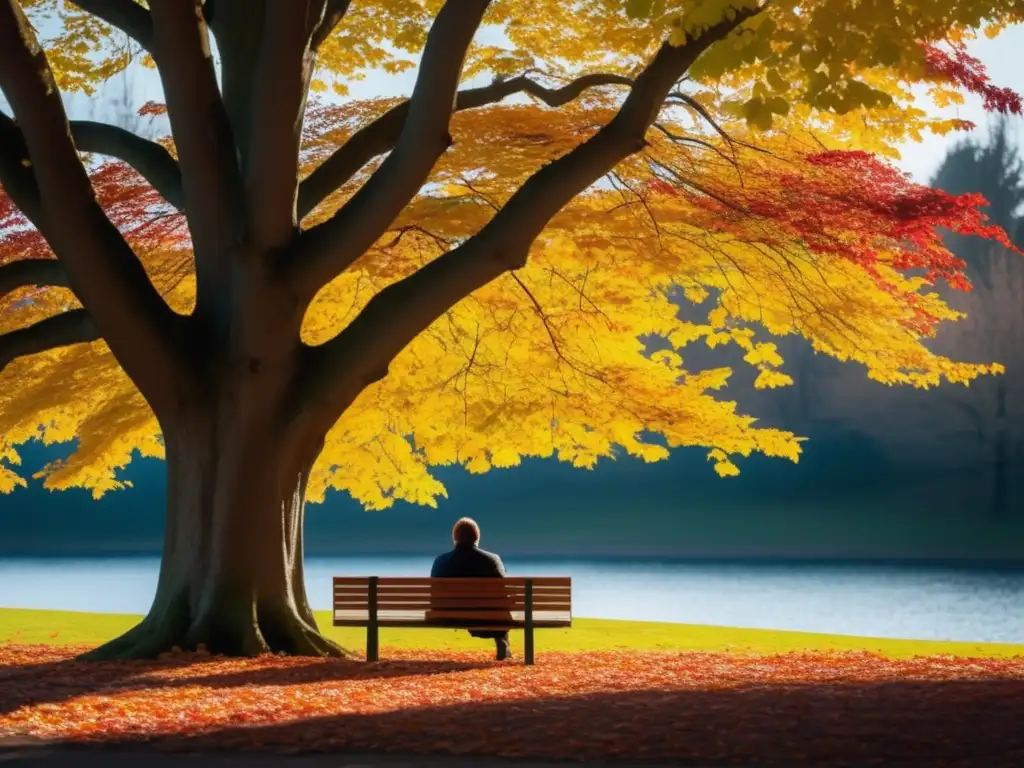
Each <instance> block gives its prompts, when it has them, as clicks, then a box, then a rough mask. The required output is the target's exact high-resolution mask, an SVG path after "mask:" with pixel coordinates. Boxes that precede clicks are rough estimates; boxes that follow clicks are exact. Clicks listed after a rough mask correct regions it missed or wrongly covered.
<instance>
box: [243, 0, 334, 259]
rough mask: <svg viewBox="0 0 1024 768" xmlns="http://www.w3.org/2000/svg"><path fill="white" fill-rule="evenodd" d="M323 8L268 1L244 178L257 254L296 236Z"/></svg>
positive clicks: (314, 0) (320, 1)
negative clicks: (315, 37) (315, 40)
mask: <svg viewBox="0 0 1024 768" xmlns="http://www.w3.org/2000/svg"><path fill="white" fill-rule="evenodd" d="M325 7H326V0H305V2H300V0H266V11H265V14H266V20H265V23H264V25H263V35H262V37H263V42H262V44H261V46H260V52H259V56H258V57H257V65H256V71H255V72H254V73H253V80H254V81H255V82H257V83H259V84H260V87H259V88H257V89H254V91H253V94H252V114H251V116H250V119H249V125H250V126H251V129H250V133H249V152H250V155H251V156H250V162H249V166H248V168H247V171H246V174H245V199H246V203H247V211H248V236H249V242H250V244H251V245H252V246H253V247H255V248H256V249H257V250H259V251H267V250H271V249H275V248H284V247H285V246H286V245H288V243H289V242H291V240H292V238H293V237H294V236H295V235H297V234H298V220H297V218H296V214H295V195H296V191H297V189H298V184H299V142H300V139H301V134H302V117H303V114H304V113H305V110H306V98H307V96H308V94H309V81H310V77H311V76H312V74H313V63H314V59H315V56H314V53H313V50H312V49H311V48H310V38H311V36H312V34H313V32H314V30H315V29H316V28H317V27H318V26H319V25H320V23H321V22H322V20H323V15H324V10H325Z"/></svg>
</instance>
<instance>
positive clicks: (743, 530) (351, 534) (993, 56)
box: [0, 27, 1024, 559]
mask: <svg viewBox="0 0 1024 768" xmlns="http://www.w3.org/2000/svg"><path fill="white" fill-rule="evenodd" d="M969 48H970V51H971V53H972V54H973V55H974V56H976V57H978V58H979V59H981V60H982V62H984V64H985V65H986V66H987V68H988V70H989V73H990V76H991V78H992V80H993V82H994V83H996V84H997V85H1000V86H1007V87H1011V88H1013V89H1015V90H1017V91H1019V92H1024V67H1021V66H1020V60H1021V59H1020V53H1019V52H1020V51H1021V50H1022V49H1024V27H1017V28H1013V29H1010V30H1008V31H1007V32H1005V33H1004V34H1003V35H1002V36H1001V37H999V38H997V39H995V40H988V39H985V38H982V39H981V40H978V41H974V42H972V43H971V44H970V46H969ZM413 78H414V73H406V74H404V75H401V76H397V77H392V76H387V75H382V74H375V75H371V76H370V77H368V78H367V79H366V80H365V81H363V82H357V83H353V84H352V95H353V97H355V98H364V97H374V96H377V97H379V96H393V95H400V94H407V93H409V92H410V90H411V88H412V83H413ZM130 83H131V86H132V94H131V96H132V100H133V102H134V106H135V107H138V106H141V105H142V104H144V103H145V102H146V101H149V100H155V101H161V100H162V99H161V96H160V89H159V80H158V78H157V77H156V75H155V73H153V72H151V71H146V70H142V71H140V72H137V73H134V75H133V77H132V78H131V80H130ZM120 90H121V85H120V84H115V85H114V86H113V87H112V91H111V94H108V95H117V94H119V92H120ZM95 104H96V102H95V101H91V100H89V99H85V98H76V97H72V98H70V99H69V110H70V112H71V115H72V117H91V118H92V119H97V118H101V117H102V113H101V112H100V113H97V112H96V107H95ZM922 106H924V107H925V108H927V109H929V110H930V111H932V112H935V113H938V112H939V110H936V109H935V108H934V107H932V106H930V105H928V104H927V103H926V102H922ZM942 112H943V113H945V114H949V115H951V116H956V117H960V118H962V119H967V120H971V121H973V122H975V123H976V124H977V125H978V128H977V129H975V131H974V134H975V135H977V136H979V137H983V136H984V135H985V133H986V131H987V126H988V122H989V121H988V116H987V115H986V114H985V113H984V112H983V110H982V108H981V101H980V99H978V98H976V97H972V96H968V97H967V103H966V104H965V105H962V106H959V107H951V108H949V109H946V110H943V111H942ZM1020 124H1021V121H1020V120H1019V119H1017V120H1015V121H1014V122H1013V123H1012V124H1011V129H1012V130H1013V131H1014V132H1015V133H1016V134H1017V135H1018V136H1019V135H1020ZM964 135H965V134H962V133H961V134H958V135H956V136H947V137H929V138H927V139H926V140H925V141H924V142H923V143H921V144H913V143H911V144H907V145H904V146H903V147H901V152H902V159H901V160H900V161H899V163H898V165H900V167H902V168H903V169H904V170H906V171H907V172H909V173H911V174H912V175H913V176H914V178H915V179H916V180H918V181H920V182H927V181H928V180H929V179H930V178H931V176H932V174H933V173H934V171H935V170H936V168H937V166H938V164H939V162H940V161H941V159H942V157H943V155H944V153H945V151H946V149H947V148H948V147H949V146H951V145H952V143H953V142H954V141H955V140H956V139H957V138H960V137H963V136H964ZM809 436H810V437H811V439H812V442H811V444H810V445H811V446H812V447H813V450H810V451H808V453H807V455H806V456H805V458H804V459H803V460H802V461H801V463H800V464H799V465H792V464H789V463H788V462H785V461H780V460H769V459H763V458H755V459H751V460H748V461H745V462H744V463H743V464H742V465H741V469H742V470H743V473H742V474H741V476H740V477H739V478H737V479H734V480H728V481H725V480H720V479H718V478H717V477H716V476H715V475H714V473H713V472H712V471H710V469H709V467H708V465H707V464H706V463H705V462H704V461H703V452H701V451H695V452H687V451H680V452H677V453H676V454H675V455H674V456H673V457H672V458H671V459H670V460H669V461H667V462H662V463H659V464H653V465H644V464H642V463H640V462H637V461H633V460H630V459H624V460H620V461H616V462H603V463H602V464H600V465H599V467H598V469H597V470H596V471H594V472H586V471H581V470H573V469H571V468H570V467H567V466H564V465H553V464H551V463H547V462H529V463H527V465H526V466H524V467H523V468H520V469H516V470H511V471H498V472H492V473H489V474H488V475H485V476H472V477H471V476H468V475H466V474H465V473H464V472H462V471H461V470H458V469H454V470H446V471H442V472H440V473H439V474H440V476H441V478H442V479H443V480H444V481H445V482H446V483H447V484H448V488H449V495H450V497H449V499H448V500H445V501H442V503H441V505H440V508H439V509H437V510H431V509H429V508H425V507H413V506H409V505H404V504H398V505H396V507H394V508H392V509H390V510H386V511H382V512H365V511H363V510H362V509H361V508H360V507H359V506H358V505H357V504H355V503H354V502H352V500H351V499H350V498H348V497H347V495H345V494H332V495H331V496H330V497H329V500H328V503H326V504H324V505H312V506H311V507H310V510H309V516H308V522H307V530H308V537H307V541H308V542H309V543H308V544H307V550H308V551H311V552H317V551H325V552H327V551H329V552H369V551H375V552H421V551H425V550H426V551H429V550H431V549H434V548H436V547H435V543H436V544H437V545H442V544H443V543H444V542H445V541H446V540H447V535H448V530H449V528H450V525H451V522H452V520H453V519H455V518H456V517H458V516H460V515H463V514H470V515H473V516H474V517H476V518H477V519H478V520H480V522H481V524H482V526H483V528H484V531H485V537H489V540H490V541H492V542H493V541H496V542H499V543H500V544H501V549H502V550H503V551H504V552H507V553H509V554H513V553H516V554H520V553H534V554H567V553H574V554H579V555H591V554H592V555H624V556H634V555H640V554H642V555H646V556H652V555H658V556H666V557H668V556H688V557H695V556H699V557H816V558H924V559H930V558H936V559H944V558H967V559H978V558H980V559H1019V558H1021V557H1024V545H1022V544H1021V543H1020V542H1024V516H1019V517H1020V518H1021V519H1017V520H1013V521H1009V522H1006V521H1003V522H999V523H993V522H991V521H988V520H987V519H986V518H985V515H984V513H983V511H981V510H979V509H978V508H977V505H976V504H975V503H974V502H973V501H972V497H971V495H970V489H971V487H972V482H975V481H976V478H974V477H973V476H972V474H971V472H972V470H970V469H967V468H965V469H963V470H962V471H959V472H958V471H956V470H951V471H946V472H944V473H943V474H942V475H941V476H936V475H935V474H934V473H933V474H928V473H927V472H921V471H919V470H915V471H910V470H907V471H905V472H903V473H902V474H899V475H895V474H893V472H892V470H891V466H892V462H891V456H888V455H886V454H885V453H884V452H882V451H881V450H880V449H879V448H878V446H877V445H874V444H872V443H870V442H868V441H865V440H864V439H863V438H860V437H857V435H855V434H852V433H850V432H849V431H848V430H847V431H844V430H843V429H839V428H836V427H835V426H834V425H831V426H830V425H829V424H828V423H825V422H823V423H821V424H817V425H815V426H813V429H812V433H811V434H809ZM63 450H64V451H66V450H67V449H66V448H65V449H63ZM25 453H26V455H25V459H26V466H27V467H39V466H41V465H42V464H43V463H44V462H45V461H46V460H48V459H51V458H54V457H56V456H57V455H60V454H59V452H58V453H55V452H54V451H53V449H42V448H39V447H30V448H29V449H28V450H27V451H26V452H25ZM125 477H126V479H129V480H131V481H132V482H133V484H134V487H133V488H132V489H130V490H126V491H121V492H116V493H113V494H109V495H108V496H107V497H105V498H104V499H103V500H102V501H99V502H95V501H93V500H92V499H90V498H89V495H88V494H87V493H85V492H80V491H69V492H64V493H58V494H51V493H49V492H47V491H44V490H42V489H41V488H40V487H38V485H34V486H33V487H31V488H30V489H28V490H23V491H18V492H16V493H15V494H13V495H11V496H7V497H0V554H4V553H14V552H21V553H45V552H80V551H101V550H102V551H126V550H153V549H155V548H157V547H158V546H159V541H160V535H161V530H162V520H163V491H164V485H163V482H164V481H163V465H162V463H161V462H156V461H151V460H147V461H136V462H135V463H133V464H132V465H131V467H130V468H129V469H128V471H127V473H126V475H125ZM485 543H486V542H485Z"/></svg>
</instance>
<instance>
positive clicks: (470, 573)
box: [430, 544, 506, 579]
mask: <svg viewBox="0 0 1024 768" xmlns="http://www.w3.org/2000/svg"><path fill="white" fill-rule="evenodd" d="M505 575H506V573H505V566H504V564H503V563H502V562H501V558H500V557H498V556H497V555H496V554H494V553H493V552H487V551H486V550H483V549H480V547H478V546H476V545H475V544H456V545H455V548H454V549H453V550H451V551H450V552H445V553H444V554H443V555H440V556H438V557H437V558H436V559H435V560H434V567H433V568H431V569H430V576H431V578H435V579H437V578H441V579H443V578H449V579H451V578H486V577H487V576H496V577H502V576H505Z"/></svg>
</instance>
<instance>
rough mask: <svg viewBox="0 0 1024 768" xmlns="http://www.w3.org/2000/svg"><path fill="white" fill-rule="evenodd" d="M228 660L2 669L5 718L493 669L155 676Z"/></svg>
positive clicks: (417, 666) (320, 669) (323, 668)
mask: <svg viewBox="0 0 1024 768" xmlns="http://www.w3.org/2000/svg"><path fill="white" fill-rule="evenodd" d="M218 661H224V659H217V658H213V657H211V658H209V659H195V658H174V657H170V658H166V659H160V660H158V661H111V662H96V661H79V660H76V659H68V660H62V661H54V662H43V663H38V664H22V665H12V666H6V667H5V666H0V715H3V714H6V713H8V712H13V711H14V710H16V709H19V708H21V707H24V706H33V705H36V704H43V703H55V702H61V701H67V700H69V699H73V698H75V697H77V696H86V695H89V694H102V695H112V694H116V693H118V692H121V691H127V690H131V689H139V688H144V689H148V690H160V689H173V688H183V687H193V686H196V687H203V686H208V687H211V688H242V687H246V686H266V685H284V686H287V685H302V684H306V683H326V682H331V681H344V680H356V679H362V680H368V679H384V678H391V677H412V676H421V675H437V674H446V673H450V672H463V671H466V670H470V669H480V668H483V667H487V666H490V665H491V663H488V662H479V663H471V662H455V661H450V662H449V661H427V660H424V661H420V660H398V661H382V662H377V663H371V664H368V663H366V662H365V661H362V660H352V659H313V658H311V659H308V660H304V661H308V663H302V662H301V661H300V662H299V663H293V664H289V665H288V666H283V667H282V666H267V667H259V666H254V667H250V668H247V669H243V670H240V671H237V672H226V673H222V674H209V675H202V674H199V675H197V674H195V673H194V672H193V674H190V675H189V676H188V677H181V678H174V677H169V678H164V677H159V676H157V675H156V673H159V672H161V671H167V670H173V669H178V668H183V667H192V668H199V669H201V668H202V667H203V666H204V665H211V666H212V665H213V664H214V663H216V662H218Z"/></svg>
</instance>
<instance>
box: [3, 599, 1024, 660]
mask: <svg viewBox="0 0 1024 768" xmlns="http://www.w3.org/2000/svg"><path fill="white" fill-rule="evenodd" d="M139 618H140V617H139V616H130V615H124V614H105V613H82V612H72V611H43V610H31V609H21V608H0V642H13V643H44V644H47V645H99V644H101V643H103V642H105V641H107V640H110V639H111V638H113V637H116V636H117V635H119V634H120V633H122V632H124V631H125V630H127V629H129V628H131V627H132V626H133V625H134V624H135V623H136V622H137V621H138V620H139ZM316 619H317V622H319V624H320V627H321V628H322V629H323V630H324V634H326V635H327V636H328V637H330V638H332V639H334V640H336V641H337V642H339V643H341V644H342V645H343V646H345V647H346V648H350V649H352V650H355V651H360V652H361V651H363V650H364V648H365V643H366V632H365V630H362V629H358V628H352V627H337V628H336V627H333V626H331V614H330V612H329V611H317V612H316ZM380 642H381V647H382V650H383V654H382V655H383V656H384V657H385V658H386V656H387V649H388V648H395V649H423V650H443V649H451V650H453V651H460V650H473V649H480V648H482V647H485V646H486V644H487V641H483V640H477V639H475V638H471V637H469V635H468V634H467V633H466V632H464V631H461V630H451V629H442V630H438V629H384V630H381V634H380ZM512 644H513V647H514V648H515V649H519V650H521V649H522V632H513V633H512ZM536 644H537V649H538V651H568V652H587V651H607V650H616V649H633V650H640V651H730V652H734V653H754V654H774V653H787V652H790V651H804V650H815V651H875V652H878V653H882V654H884V655H885V656H888V657H890V658H907V657H910V656H917V655H934V654H950V655H954V656H973V657H984V658H1005V657H1011V656H1024V644H1010V643H963V642H938V641H931V640H891V639H885V638H871V637H856V636H850V635H825V634H815V633H810V632H788V631H781V630H769V629H745V628H739V627H714V626H704V625H698V624H666V623H657V622H645V621H618V620H613V619H574V620H573V626H572V627H571V628H568V629H542V630H537V632H536Z"/></svg>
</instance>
